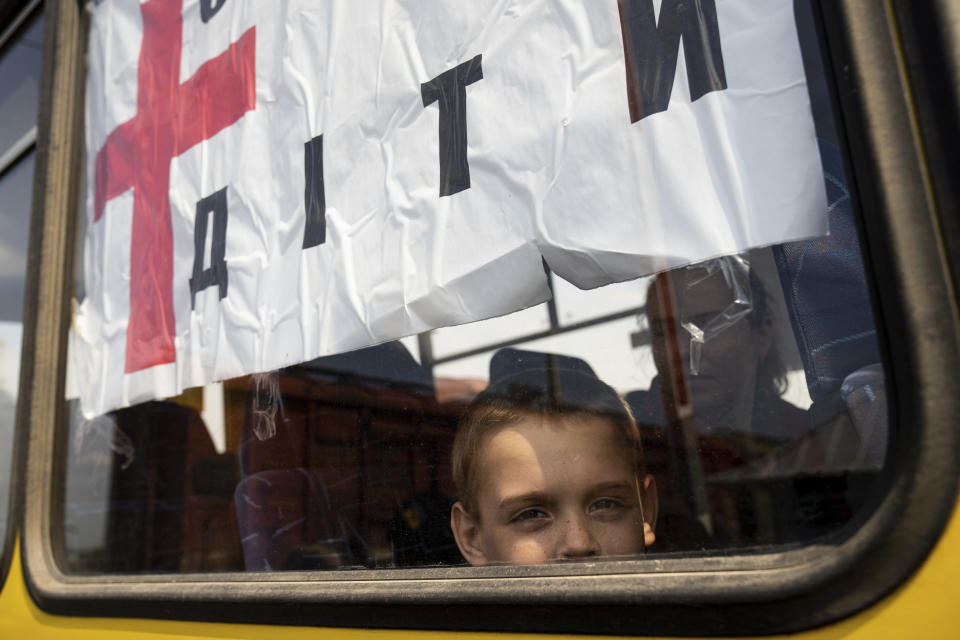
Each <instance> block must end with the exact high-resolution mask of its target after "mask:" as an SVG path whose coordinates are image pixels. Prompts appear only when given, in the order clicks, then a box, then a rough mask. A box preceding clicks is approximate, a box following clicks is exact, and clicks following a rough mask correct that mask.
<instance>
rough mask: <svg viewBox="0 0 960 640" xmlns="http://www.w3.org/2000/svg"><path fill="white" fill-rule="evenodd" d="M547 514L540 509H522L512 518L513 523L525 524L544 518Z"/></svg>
mask: <svg viewBox="0 0 960 640" xmlns="http://www.w3.org/2000/svg"><path fill="white" fill-rule="evenodd" d="M546 517H547V512H546V511H543V510H542V509H524V510H523V511H521V512H520V513H518V514H517V515H515V516H514V517H513V522H525V521H529V520H538V519H540V518H546Z"/></svg>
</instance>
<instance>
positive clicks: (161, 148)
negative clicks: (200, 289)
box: [93, 0, 256, 373]
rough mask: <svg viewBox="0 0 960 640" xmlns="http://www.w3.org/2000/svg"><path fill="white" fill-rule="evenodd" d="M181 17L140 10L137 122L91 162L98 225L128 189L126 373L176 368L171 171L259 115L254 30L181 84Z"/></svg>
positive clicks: (165, 5)
mask: <svg viewBox="0 0 960 640" xmlns="http://www.w3.org/2000/svg"><path fill="white" fill-rule="evenodd" d="M181 10H182V0H149V1H148V2H146V3H145V4H143V5H142V6H141V7H140V11H141V14H142V16H143V44H142V46H141V48H140V61H139V66H138V69H137V84H138V87H137V114H136V115H135V116H134V117H132V118H130V119H129V120H127V121H126V122H124V123H123V124H121V125H120V126H118V127H117V128H116V129H114V130H113V131H112V132H110V135H109V136H107V141H106V143H105V144H104V145H103V148H102V149H100V151H99V152H97V166H96V178H95V179H96V184H95V188H94V198H93V220H94V222H96V221H98V220H99V219H100V217H101V216H102V215H103V209H104V206H105V205H106V203H107V201H108V200H110V199H111V198H114V197H116V196H118V195H120V194H121V193H123V192H125V191H126V190H127V189H130V188H132V189H133V237H132V240H131V243H130V323H129V325H128V326H127V351H126V353H127V355H126V366H125V371H126V372H127V373H131V372H133V371H139V370H141V369H146V368H147V367H152V366H155V365H158V364H165V363H168V362H174V361H175V360H176V350H175V348H174V343H173V339H174V335H175V333H176V322H175V319H174V315H173V229H172V227H171V221H170V161H171V160H172V159H173V158H175V157H177V156H179V155H180V154H181V153H183V152H184V151H186V150H187V149H189V148H190V147H192V146H194V145H195V144H197V143H199V142H202V141H203V140H206V139H208V138H210V137H211V136H213V135H214V134H216V133H218V132H219V131H222V130H223V129H225V128H226V127H228V126H230V125H231V124H233V123H234V122H236V121H237V120H238V119H239V118H240V117H241V116H242V115H243V114H244V113H246V112H247V111H250V110H252V109H253V108H254V106H255V95H254V91H255V75H254V69H255V43H256V32H255V27H251V28H250V29H248V30H247V31H246V32H245V33H244V34H243V35H242V36H240V38H239V39H238V40H237V41H236V42H234V43H232V44H231V45H230V46H229V48H227V50H226V51H224V52H223V53H221V54H220V55H219V56H217V57H216V58H213V59H211V60H208V61H207V62H205V63H204V64H203V66H201V67H200V68H199V69H198V70H197V72H196V73H194V74H193V76H192V77H190V79H188V80H186V81H185V82H183V83H182V84H181V83H180V49H181V46H182V39H183V18H182V16H181Z"/></svg>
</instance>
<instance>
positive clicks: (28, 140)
mask: <svg viewBox="0 0 960 640" xmlns="http://www.w3.org/2000/svg"><path fill="white" fill-rule="evenodd" d="M41 11H42V9H41V0H12V1H8V2H5V3H2V4H0V56H3V54H4V53H6V51H7V49H8V47H9V46H11V45H12V44H13V43H14V42H15V41H16V40H17V39H18V38H19V37H20V36H22V35H23V33H24V31H25V30H26V29H27V28H28V27H29V26H30V24H31V23H32V21H33V20H35V19H36V17H37V16H38V15H39V14H40V12H41ZM44 40H46V37H45V38H44ZM38 128H39V122H38V124H37V125H36V126H34V127H33V128H32V129H31V130H30V131H27V132H26V133H25V134H24V135H23V136H22V137H21V138H20V139H19V140H17V141H16V142H14V143H13V144H12V145H10V147H8V148H7V149H0V178H2V177H3V176H4V175H6V173H7V172H8V171H10V170H12V169H13V168H14V167H15V166H17V165H18V164H19V163H20V162H22V161H23V159H24V156H26V155H27V154H28V153H30V152H31V151H34V150H35V149H36V147H37V135H38ZM34 184H36V183H34ZM35 199H36V192H35V191H34V193H33V194H32V196H31V200H35ZM31 207H32V204H31ZM30 225H31V228H30V238H31V240H32V239H33V238H34V237H36V236H37V235H38V231H35V230H34V228H33V219H32V211H31V221H30ZM31 264H32V263H31V258H30V257H29V252H28V258H27V265H26V273H27V278H26V283H25V286H24V290H25V292H29V291H30V288H29V287H30V286H31V285H30V276H29V274H30V272H31V271H32V269H31ZM24 298H29V294H28V293H25V294H24ZM27 304H28V302H27V300H26V299H25V300H24V334H26V327H27V325H26V313H27ZM22 351H23V350H22V344H21V353H22ZM20 374H21V375H20V381H21V383H22V382H23V380H24V374H25V372H24V371H23V368H22V367H21V371H20ZM25 417H26V412H25V410H24V408H23V404H22V403H21V400H20V395H19V394H18V395H17V403H16V409H15V418H14V420H15V422H14V429H13V436H14V437H13V442H11V443H10V446H11V454H10V469H7V470H6V471H4V470H0V473H9V474H10V496H9V498H10V499H9V502H8V503H7V525H6V528H5V530H4V531H2V532H0V536H2V539H0V590H2V589H3V586H4V585H5V584H6V581H7V575H8V574H9V572H10V565H11V563H12V562H13V554H14V544H15V542H16V539H17V534H18V533H19V528H20V514H21V512H22V509H21V505H22V501H23V481H22V467H23V461H24V460H25V457H26V440H25V438H24V437H22V436H21V433H24V432H25V431H24V430H25V428H26V427H21V426H20V423H21V422H22V421H24V420H25ZM0 446H2V445H0Z"/></svg>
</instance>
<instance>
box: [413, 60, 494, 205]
mask: <svg viewBox="0 0 960 640" xmlns="http://www.w3.org/2000/svg"><path fill="white" fill-rule="evenodd" d="M482 78H483V69H482V68H481V67H480V56H479V55H478V56H476V57H475V58H473V59H472V60H468V61H467V62H464V63H462V64H459V65H457V66H456V67H454V68H453V69H449V70H447V71H444V72H443V73H441V74H440V75H438V76H437V77H436V78H434V79H433V80H430V81H429V82H424V83H423V84H422V85H420V95H421V97H422V98H423V106H424V107H428V106H430V105H431V104H433V103H434V102H438V103H439V105H440V195H441V196H450V195H453V194H455V193H459V192H460V191H463V190H464V189H469V188H470V165H469V164H467V85H468V84H473V83H474V82H476V81H477V80H480V79H482Z"/></svg>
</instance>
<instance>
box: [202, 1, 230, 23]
mask: <svg viewBox="0 0 960 640" xmlns="http://www.w3.org/2000/svg"><path fill="white" fill-rule="evenodd" d="M225 4H227V0H200V19H201V20H203V21H204V22H205V23H206V22H210V18H212V17H213V16H215V15H217V11H220V9H223V5H225Z"/></svg>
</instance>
